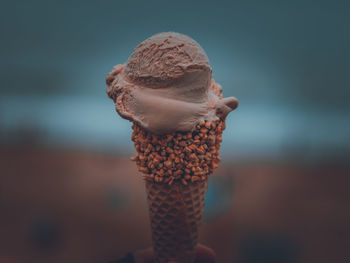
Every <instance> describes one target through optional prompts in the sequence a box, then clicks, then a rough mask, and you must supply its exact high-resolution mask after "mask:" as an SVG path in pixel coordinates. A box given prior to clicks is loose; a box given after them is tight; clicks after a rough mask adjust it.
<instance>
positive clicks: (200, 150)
mask: <svg viewBox="0 0 350 263" xmlns="http://www.w3.org/2000/svg"><path fill="white" fill-rule="evenodd" d="M132 129H133V133H132V141H133V142H134V145H135V149H136V153H135V155H134V156H133V157H132V158H131V160H133V161H135V162H136V164H137V167H138V169H139V171H140V172H141V173H142V178H143V179H145V180H148V181H153V182H156V183H167V184H169V185H171V184H172V183H173V182H174V181H180V182H182V183H183V184H184V185H187V184H188V183H189V182H196V181H203V180H206V179H207V176H208V175H209V174H211V173H212V172H213V171H214V170H215V169H216V168H217V167H218V163H219V162H220V160H221V159H220V158H219V152H220V143H221V142H222V132H223V130H224V129H225V122H224V121H223V120H221V119H217V120H214V121H204V120H202V121H200V122H199V123H198V124H197V125H196V127H195V129H194V130H192V131H189V132H174V133H171V134H167V135H157V134H154V133H151V132H149V131H147V130H145V129H143V128H141V127H140V126H139V125H137V124H136V123H134V124H133V126H132Z"/></svg>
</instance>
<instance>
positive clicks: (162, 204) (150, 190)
mask: <svg viewBox="0 0 350 263" xmlns="http://www.w3.org/2000/svg"><path fill="white" fill-rule="evenodd" d="M145 185H146V193H147V201H148V207H149V215H150V221H151V230H152V244H153V249H154V255H155V258H154V262H155V263H167V262H169V261H176V262H180V263H193V262H194V259H195V255H196V245H197V242H198V233H199V227H200V224H201V221H202V213H203V210H204V205H205V195H206V191H207V186H208V181H207V180H203V181H198V182H195V183H190V184H187V185H184V184H182V183H181V182H175V183H174V184H172V185H168V184H159V183H155V182H150V181H146V182H145Z"/></svg>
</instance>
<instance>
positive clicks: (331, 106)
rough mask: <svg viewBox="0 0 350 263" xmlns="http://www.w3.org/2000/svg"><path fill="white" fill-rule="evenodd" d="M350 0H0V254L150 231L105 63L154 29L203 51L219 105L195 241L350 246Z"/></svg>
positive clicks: (42, 253) (225, 255)
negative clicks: (215, 161) (217, 155)
mask: <svg viewBox="0 0 350 263" xmlns="http://www.w3.org/2000/svg"><path fill="white" fill-rule="evenodd" d="M349 10H350V4H349V2H348V1H311V0H304V1H288V2H286V1H258V0H251V1H183V0H177V1H152V0H149V1H141V0H139V1H132V0H131V1H104V0H101V1H82V0H77V1H53V0H51V1H50V0H49V1H48V0H46V1H43V0H38V1H4V2H2V7H1V9H0V14H1V16H0V20H1V23H0V27H1V41H0V54H1V61H0V82H1V86H0V211H1V217H0V263H3V262H4V263H22V262H30V263H31V262H49V263H51V262H109V261H112V260H116V259H118V258H120V257H122V256H123V255H124V254H125V253H127V252H130V251H135V250H138V249H142V248H146V247H148V246H150V245H151V239H150V230H149V220H148V215H147V205H146V199H145V193H144V188H143V182H142V181H141V179H140V177H138V176H137V175H138V174H137V171H136V168H135V165H134V163H132V162H131V161H130V160H129V159H128V157H129V156H131V155H132V154H133V152H134V150H133V144H132V142H131V140H130V136H131V123H130V122H128V121H125V120H123V119H121V118H120V117H119V116H118V115H117V114H116V112H115V110H114V105H113V102H112V101H111V100H110V99H108V97H107V95H106V93H105V88H106V87H105V76H106V74H107V73H108V72H109V71H110V70H111V68H112V67H113V66H114V65H116V64H121V63H124V62H125V61H126V60H127V59H128V57H129V55H130V54H131V52H132V51H133V48H134V47H136V46H137V45H138V44H139V43H140V42H142V41H143V40H144V39H146V38H148V37H149V36H151V35H153V34H155V33H158V32H163V31H176V32H180V33H184V34H187V35H189V36H191V37H192V38H194V39H195V40H196V41H197V42H199V43H200V45H201V46H202V47H203V48H204V50H205V51H206V52H207V55H208V57H209V60H210V63H211V66H212V68H213V74H214V77H215V80H216V81H217V82H218V83H220V84H221V85H222V87H223V89H224V96H235V97H237V98H238V99H239V102H240V105H239V107H238V109H237V110H236V111H234V112H233V113H232V114H231V115H230V116H229V117H228V119H227V128H226V130H225V132H224V136H223V145H222V154H221V157H222V159H223V162H222V165H221V167H220V168H219V169H218V170H217V172H216V173H215V174H214V175H213V176H211V179H210V180H211V182H210V186H209V189H208V195H207V204H206V211H205V215H204V219H205V220H204V221H205V222H204V224H203V227H202V231H201V237H200V241H201V242H202V243H204V244H206V245H208V246H210V247H212V248H214V249H215V251H216V252H217V262H219V263H220V262H242V263H262V262H269V263H274V262H276V263H277V262H318V263H320V262H350V255H349V253H350V252H348V247H349V245H350V241H349V235H350V226H349V225H350V212H349V207H348V204H349V201H350V194H349V193H348V192H349V191H348V185H349V183H350V180H349V175H350V167H349V164H348V162H349V157H350V122H349V113H350V104H349V103H348V101H349V97H350V88H349V87H350V79H349V70H350V65H349V60H350V56H349V55H350V51H349V46H350V32H349V28H350V12H349Z"/></svg>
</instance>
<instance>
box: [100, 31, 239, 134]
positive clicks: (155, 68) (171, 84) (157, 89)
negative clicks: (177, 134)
mask: <svg viewBox="0 0 350 263" xmlns="http://www.w3.org/2000/svg"><path fill="white" fill-rule="evenodd" d="M106 82H107V94H108V96H109V97H110V98H111V99H113V101H114V102H115V106H116V110H117V112H118V113H119V114H120V116H121V117H123V118H125V119H128V120H130V121H133V122H135V123H137V124H139V125H140V126H141V127H143V128H144V129H146V130H149V131H151V132H154V133H156V134H165V133H171V132H174V131H190V130H192V129H193V128H194V127H195V125H196V124H198V123H199V122H200V121H201V120H215V119H217V118H221V119H223V120H224V119H225V118H226V116H227V115H228V113H230V112H231V111H232V110H233V109H235V108H236V107H237V105H238V101H237V99H235V98H234V97H229V98H224V99H223V98H222V88H221V86H220V85H219V84H217V83H215V81H214V79H213V77H212V70H211V68H210V65H209V61H208V58H207V56H206V54H205V52H204V50H203V49H202V48H201V47H200V45H199V44H198V43H197V42H195V41H194V40H193V39H191V38H190V37H188V36H185V35H182V34H179V33H173V32H168V33H159V34H156V35H154V36H152V37H150V38H148V39H146V40H145V41H144V42H142V43H141V44H140V45H138V46H137V47H136V48H135V50H134V52H133V53H132V55H131V56H130V58H129V60H128V61H127V62H126V64H125V65H117V66H115V67H114V68H113V69H112V71H111V72H110V73H109V74H108V75H107V79H106Z"/></svg>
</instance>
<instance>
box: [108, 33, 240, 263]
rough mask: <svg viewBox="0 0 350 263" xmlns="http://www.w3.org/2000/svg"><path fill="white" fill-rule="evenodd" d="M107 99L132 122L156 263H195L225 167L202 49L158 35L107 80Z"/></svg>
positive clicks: (227, 108)
mask: <svg viewBox="0 0 350 263" xmlns="http://www.w3.org/2000/svg"><path fill="white" fill-rule="evenodd" d="M106 83H107V94H108V96H109V97H110V98H111V99H113V101H114V103H115V108H116V111H117V112H118V113H119V115H120V116H121V117H123V118H125V119H127V120H130V121H132V122H133V134H132V140H133V141H134V144H135V149H136V154H135V156H134V157H132V160H134V161H135V162H136V164H137V166H138V169H139V171H140V172H141V174H142V178H143V179H144V180H145V186H146V192H147V195H148V204H149V211H150V219H151V227H152V240H153V247H154V252H155V262H156V263H161V262H169V261H177V262H180V263H193V262H194V258H195V248H196V245H197V241H198V231H199V226H200V223H201V218H202V212H203V209H204V202H205V194H206V189H207V184H208V175H209V174H211V173H213V171H214V170H215V169H216V168H217V167H218V163H219V162H220V158H219V152H220V143H221V141H222V132H223V130H224V128H225V119H226V117H227V115H228V114H229V113H230V112H231V111H232V110H234V109H235V108H236V107H237V105H238V101H237V99H235V98H234V97H229V98H223V96H222V88H221V86H220V85H219V84H217V83H216V82H215V81H214V78H213V76H212V69H211V67H210V65H209V60H208V57H207V55H206V54H205V52H204V50H203V49H202V48H201V47H200V45H199V44H198V43H197V42H196V41H194V40H193V39H191V38H190V37H188V36H185V35H183V34H179V33H174V32H166V33H159V34H156V35H154V36H152V37H150V38H148V39H146V40H145V41H143V42H142V43H141V44H140V45H138V46H137V47H136V48H135V50H134V51H133V53H132V54H131V56H130V57H129V59H128V61H127V62H126V63H125V64H124V65H118V66H116V67H114V68H113V69H112V71H111V72H110V73H109V74H108V75H107V79H106Z"/></svg>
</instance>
